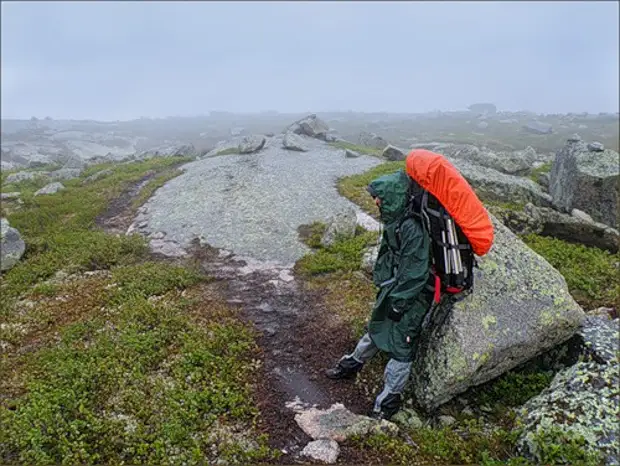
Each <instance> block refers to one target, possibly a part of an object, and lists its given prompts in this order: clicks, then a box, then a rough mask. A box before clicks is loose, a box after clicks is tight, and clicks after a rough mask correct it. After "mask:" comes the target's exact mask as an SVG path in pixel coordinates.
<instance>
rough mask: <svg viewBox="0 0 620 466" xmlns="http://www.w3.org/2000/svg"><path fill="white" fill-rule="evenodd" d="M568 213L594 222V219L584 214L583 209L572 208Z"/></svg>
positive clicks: (588, 221) (585, 220)
mask: <svg viewBox="0 0 620 466" xmlns="http://www.w3.org/2000/svg"><path fill="white" fill-rule="evenodd" d="M570 214H571V216H573V217H575V218H576V219H579V220H583V221H584V222H587V223H594V219H592V217H590V216H589V215H588V214H586V213H585V212H584V211H583V210H579V209H573V210H572V211H571V213H570Z"/></svg>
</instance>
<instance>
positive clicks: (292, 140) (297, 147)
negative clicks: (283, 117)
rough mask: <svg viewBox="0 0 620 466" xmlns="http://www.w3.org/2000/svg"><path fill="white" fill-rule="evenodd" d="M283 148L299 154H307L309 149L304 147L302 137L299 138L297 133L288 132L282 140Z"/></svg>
mask: <svg viewBox="0 0 620 466" xmlns="http://www.w3.org/2000/svg"><path fill="white" fill-rule="evenodd" d="M282 147H284V148H285V149H287V150H294V151H297V152H307V151H308V149H306V148H305V147H304V140H303V139H302V138H301V136H298V135H297V134H295V133H291V132H288V133H286V134H285V135H284V139H283V140H282Z"/></svg>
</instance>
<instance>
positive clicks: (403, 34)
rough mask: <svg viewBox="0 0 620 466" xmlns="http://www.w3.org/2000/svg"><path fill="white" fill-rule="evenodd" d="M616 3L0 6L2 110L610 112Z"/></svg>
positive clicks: (615, 83)
mask: <svg viewBox="0 0 620 466" xmlns="http://www.w3.org/2000/svg"><path fill="white" fill-rule="evenodd" d="M618 15H619V6H618V2H486V3H468V2H358V3H344V2H314V3H310V2H295V3H293V2H272V3H263V2H252V3H243V2H225V3H224V2H219V3H218V2H202V3H201V2H174V3H172V2H149V3H142V2H140V3H137V2H88V3H86V2H84V3H79V2H45V3H36V2H22V3H18V2H10V3H7V2H4V3H2V19H1V39H2V42H1V47H2V50H1V52H2V55H1V56H2V70H1V73H2V75H1V83H2V96H1V97H2V99H1V111H2V118H5V119H8V118H19V119H28V118H30V117H32V116H36V117H37V118H44V117H47V116H49V117H52V118H54V119H90V120H99V121H118V120H121V121H124V120H132V119H137V118H140V117H150V118H164V117H174V116H199V115H207V114H209V113H210V112H212V111H226V112H232V113H259V112H265V111H270V110H271V111H277V112H279V113H296V114H299V113H310V112H311V113H329V112H347V111H353V112H364V113H379V112H386V113H423V112H429V111H434V110H439V111H458V110H466V109H467V107H468V105H470V104H472V103H476V102H492V103H494V104H495V105H496V106H497V108H498V110H500V111H522V110H528V111H533V112H536V113H568V112H573V113H580V112H589V113H599V112H609V113H615V112H618V110H619V99H620V94H619V68H620V63H619V56H620V49H619V45H618V44H619V40H618V39H619V37H618V36H619V20H618Z"/></svg>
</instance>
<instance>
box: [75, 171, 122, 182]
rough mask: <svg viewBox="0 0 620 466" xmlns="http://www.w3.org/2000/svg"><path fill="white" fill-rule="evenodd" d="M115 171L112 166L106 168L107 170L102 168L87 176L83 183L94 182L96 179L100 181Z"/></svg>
mask: <svg viewBox="0 0 620 466" xmlns="http://www.w3.org/2000/svg"><path fill="white" fill-rule="evenodd" d="M113 172H114V170H113V169H111V168H106V169H105V170H101V171H98V172H96V173H93V174H92V175H90V176H88V177H86V178H85V179H84V181H82V183H83V184H88V183H94V182H95V181H98V180H100V179H102V178H105V177H106V176H108V175H111V174H112V173H113Z"/></svg>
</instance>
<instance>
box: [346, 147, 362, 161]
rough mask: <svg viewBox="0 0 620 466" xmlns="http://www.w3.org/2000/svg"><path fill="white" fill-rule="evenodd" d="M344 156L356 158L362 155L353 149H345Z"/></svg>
mask: <svg viewBox="0 0 620 466" xmlns="http://www.w3.org/2000/svg"><path fill="white" fill-rule="evenodd" d="M344 156H345V157H346V158H348V159H356V158H358V157H360V154H359V153H357V152H355V151H354V150H351V149H345V150H344Z"/></svg>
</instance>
